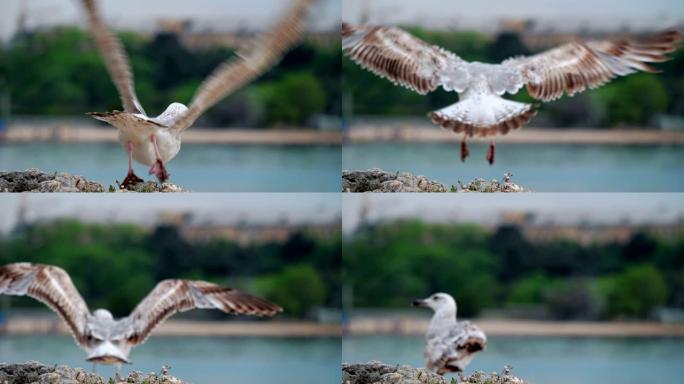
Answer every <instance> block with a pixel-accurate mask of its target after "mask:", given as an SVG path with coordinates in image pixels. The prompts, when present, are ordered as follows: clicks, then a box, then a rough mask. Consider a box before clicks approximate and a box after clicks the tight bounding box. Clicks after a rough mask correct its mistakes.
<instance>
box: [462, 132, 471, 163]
mask: <svg viewBox="0 0 684 384" xmlns="http://www.w3.org/2000/svg"><path fill="white" fill-rule="evenodd" d="M469 154H470V151H469V150H468V144H466V137H465V136H463V140H462V141H461V161H462V162H464V161H465V159H466V157H468V155H469Z"/></svg>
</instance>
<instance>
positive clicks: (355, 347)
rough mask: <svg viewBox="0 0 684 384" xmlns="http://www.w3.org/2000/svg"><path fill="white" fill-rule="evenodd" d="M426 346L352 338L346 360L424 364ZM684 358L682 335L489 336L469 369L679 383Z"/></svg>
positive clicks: (538, 378) (552, 379) (538, 377)
mask: <svg viewBox="0 0 684 384" xmlns="http://www.w3.org/2000/svg"><path fill="white" fill-rule="evenodd" d="M424 345H425V344H424V339H423V338H422V337H409V336H372V337H350V338H345V340H344V342H343V349H342V350H343V352H342V360H343V361H344V362H367V361H370V360H379V361H382V362H383V363H387V364H409V365H412V366H415V367H422V366H423V364H424V361H423V348H424ZM683 356H684V339H657V338H656V339H654V338H560V337H548V338H547V337H544V338H522V337H491V338H489V341H488V344H487V349H486V351H485V352H482V353H480V354H479V355H478V356H477V357H476V358H475V359H474V360H473V362H472V363H471V364H470V365H469V366H468V368H467V373H470V372H472V371H473V370H483V371H485V372H501V371H502V369H503V367H504V365H507V364H508V365H511V366H513V373H514V374H516V375H517V376H518V377H520V378H522V379H525V380H527V381H528V382H530V383H553V384H571V383H572V384H574V383H577V384H580V383H581V384H584V383H621V384H643V383H681V382H683V379H682V370H681V368H682V365H681V363H682V357H683Z"/></svg>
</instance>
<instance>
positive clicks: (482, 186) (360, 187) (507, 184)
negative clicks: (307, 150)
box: [342, 168, 531, 193]
mask: <svg viewBox="0 0 684 384" xmlns="http://www.w3.org/2000/svg"><path fill="white" fill-rule="evenodd" d="M511 176H512V175H511V174H510V173H506V174H504V177H503V179H502V180H501V181H498V180H491V181H487V180H485V179H483V178H476V179H475V180H473V181H471V182H469V183H468V184H466V185H463V184H462V183H461V182H460V181H459V182H458V184H459V186H460V190H459V189H458V188H456V187H455V186H452V187H451V188H450V189H449V191H450V192H483V193H487V192H531V190H530V189H527V188H525V187H522V186H520V185H518V184H516V183H514V182H512V181H511ZM342 192H447V188H446V186H445V185H444V184H442V183H439V182H436V181H432V180H429V179H428V178H427V177H425V176H414V175H412V174H411V173H408V172H403V173H390V172H385V171H383V170H382V169H377V168H373V169H369V170H367V171H342Z"/></svg>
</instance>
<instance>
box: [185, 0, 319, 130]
mask: <svg viewBox="0 0 684 384" xmlns="http://www.w3.org/2000/svg"><path fill="white" fill-rule="evenodd" d="M313 2H314V0H294V3H293V4H292V5H291V6H290V8H289V9H288V10H287V12H286V14H285V16H284V17H283V18H282V19H281V20H280V22H278V24H276V25H275V27H274V28H272V29H271V30H270V31H268V32H265V33H263V34H262V35H261V36H259V37H257V39H256V41H255V43H254V44H253V45H252V46H251V47H250V48H249V49H248V50H246V51H244V52H238V53H237V56H236V57H235V58H233V59H231V60H228V61H225V62H223V64H221V65H220V66H219V67H218V68H216V69H215V70H214V72H213V73H211V74H210V75H209V76H208V77H207V78H206V79H205V80H204V82H203V83H202V84H201V85H200V87H199V89H198V90H197V92H196V93H195V96H194V97H193V100H192V103H191V104H190V107H189V108H188V110H187V111H186V112H185V114H183V115H182V116H181V117H180V118H179V119H178V120H176V121H175V123H174V124H173V125H172V126H171V129H172V130H175V131H176V132H179V131H182V130H184V129H186V128H188V127H189V126H191V125H192V124H193V123H194V121H195V120H196V119H197V118H198V117H199V116H200V115H201V114H202V113H203V112H204V111H206V110H207V109H209V108H211V107H212V106H213V105H214V104H216V103H217V102H218V101H219V100H221V99H223V98H224V97H226V96H227V95H228V94H230V93H232V92H234V91H235V90H237V89H238V88H240V87H242V86H243V85H245V84H247V83H249V82H250V81H252V80H253V79H255V78H256V77H257V76H259V75H261V74H262V73H264V72H265V71H266V70H268V69H269V68H270V67H271V66H273V65H275V64H276V63H277V62H278V60H280V58H281V57H282V55H283V54H284V53H285V52H286V51H287V50H288V48H290V47H291V46H292V45H293V44H295V43H296V42H297V40H299V37H300V35H301V34H302V30H303V28H304V24H305V22H306V18H307V16H308V13H309V12H308V11H309V8H310V7H311V4H312V3H313Z"/></svg>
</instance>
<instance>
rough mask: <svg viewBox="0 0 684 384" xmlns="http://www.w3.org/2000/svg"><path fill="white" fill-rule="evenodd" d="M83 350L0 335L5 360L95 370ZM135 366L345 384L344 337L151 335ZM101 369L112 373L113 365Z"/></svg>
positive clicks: (212, 379)
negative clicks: (342, 369)
mask: <svg viewBox="0 0 684 384" xmlns="http://www.w3.org/2000/svg"><path fill="white" fill-rule="evenodd" d="M84 356H85V355H84V352H83V351H82V350H81V349H79V348H78V347H77V346H76V344H74V342H73V339H72V338H71V337H69V336H0V362H12V363H16V362H26V361H29V360H38V361H40V362H42V363H45V364H68V365H70V366H72V367H83V368H85V369H87V370H88V371H91V369H92V365H91V364H90V363H88V362H86V361H85V360H84ZM130 357H131V360H132V362H133V365H131V366H126V367H124V368H123V371H122V373H123V374H124V375H125V374H126V372H129V371H131V370H138V371H142V372H159V370H160V369H161V367H162V366H163V365H170V366H171V371H170V373H171V374H172V375H174V376H177V377H178V378H181V379H183V380H184V381H187V382H190V383H196V384H226V383H240V384H242V383H249V384H273V383H283V384H285V383H298V384H325V383H331V384H332V383H334V384H337V383H339V382H340V358H341V356H340V341H339V339H335V338H259V337H242V338H233V337H159V336H154V335H153V336H152V337H151V338H150V339H149V340H148V341H147V342H146V343H145V344H143V345H140V346H138V347H136V348H134V349H133V350H132V352H131V355H130ZM97 373H98V374H100V375H103V376H105V377H113V376H114V369H113V368H112V367H108V366H98V367H97Z"/></svg>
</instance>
